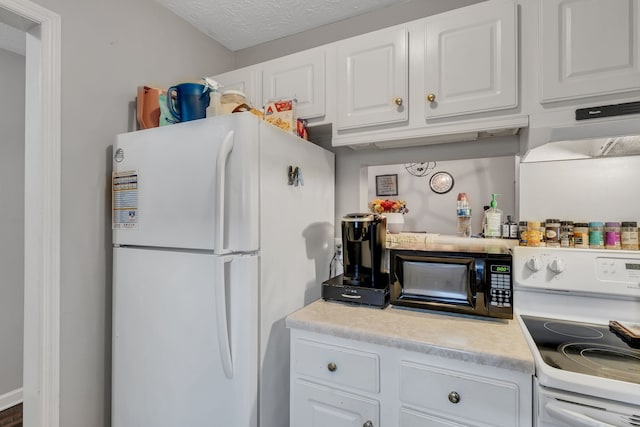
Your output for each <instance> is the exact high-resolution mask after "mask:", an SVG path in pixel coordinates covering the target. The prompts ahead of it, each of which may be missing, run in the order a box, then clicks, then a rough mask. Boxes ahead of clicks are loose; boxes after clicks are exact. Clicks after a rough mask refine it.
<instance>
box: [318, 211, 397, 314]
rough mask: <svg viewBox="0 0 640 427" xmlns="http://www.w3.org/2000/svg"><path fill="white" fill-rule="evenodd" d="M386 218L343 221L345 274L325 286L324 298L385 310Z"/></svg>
mask: <svg viewBox="0 0 640 427" xmlns="http://www.w3.org/2000/svg"><path fill="white" fill-rule="evenodd" d="M386 235H387V219H386V218H385V217H383V216H380V215H377V214H371V213H352V214H348V215H345V216H344V217H343V218H342V248H343V266H344V273H343V274H341V275H339V276H335V277H332V278H331V279H329V280H327V281H326V282H324V283H323V284H322V298H323V299H325V300H333V301H342V302H349V303H354V304H365V305H371V306H376V307H380V308H384V307H386V306H387V304H388V303H389V276H388V274H387V273H385V272H384V266H383V257H384V251H385V246H386V244H385V242H386Z"/></svg>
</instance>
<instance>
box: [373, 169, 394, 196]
mask: <svg viewBox="0 0 640 427" xmlns="http://www.w3.org/2000/svg"><path fill="white" fill-rule="evenodd" d="M397 195H398V175H397V174H393V175H376V196H397Z"/></svg>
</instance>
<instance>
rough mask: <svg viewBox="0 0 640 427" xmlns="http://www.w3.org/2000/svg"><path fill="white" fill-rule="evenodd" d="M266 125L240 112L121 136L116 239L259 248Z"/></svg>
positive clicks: (114, 217)
mask: <svg viewBox="0 0 640 427" xmlns="http://www.w3.org/2000/svg"><path fill="white" fill-rule="evenodd" d="M259 124H260V120H259V119H258V118H256V117H255V116H254V115H253V114H251V113H240V114H230V115H227V116H219V117H213V118H210V119H202V120H194V121H190V122H185V123H179V124H176V125H171V126H163V127H160V128H154V129H147V130H143V131H138V132H130V133H126V134H121V135H118V136H117V137H116V143H115V145H114V149H113V171H114V176H113V183H112V198H113V200H112V206H113V209H112V213H113V215H112V224H113V242H114V243H116V244H120V245H140V246H154V247H170V248H188V249H207V250H214V251H215V252H216V253H225V252H238V251H255V250H257V249H258V179H259V176H258V162H259V144H258V134H259Z"/></svg>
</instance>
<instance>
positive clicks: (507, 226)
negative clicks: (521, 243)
mask: <svg viewBox="0 0 640 427" xmlns="http://www.w3.org/2000/svg"><path fill="white" fill-rule="evenodd" d="M502 238H503V239H517V238H518V224H517V223H516V222H515V221H513V220H512V219H511V215H507V220H506V221H505V222H504V224H502Z"/></svg>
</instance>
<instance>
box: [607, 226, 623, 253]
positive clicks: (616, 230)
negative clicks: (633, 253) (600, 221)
mask: <svg viewBox="0 0 640 427" xmlns="http://www.w3.org/2000/svg"><path fill="white" fill-rule="evenodd" d="M604 247H605V248H606V249H620V223H619V222H607V223H605V224H604Z"/></svg>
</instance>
